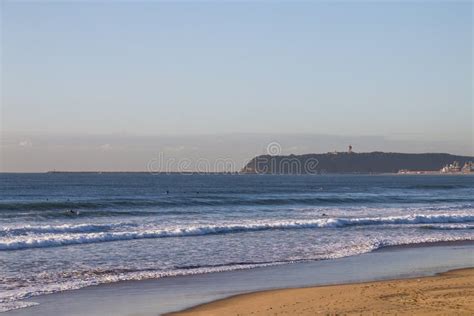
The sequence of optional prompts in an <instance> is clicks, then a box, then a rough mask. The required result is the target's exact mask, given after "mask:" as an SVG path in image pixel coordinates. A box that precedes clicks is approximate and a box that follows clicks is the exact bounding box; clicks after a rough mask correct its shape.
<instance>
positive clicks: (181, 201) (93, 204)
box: [0, 193, 474, 217]
mask: <svg viewBox="0 0 474 316" xmlns="http://www.w3.org/2000/svg"><path fill="white" fill-rule="evenodd" d="M473 201H474V200H473V198H472V197H469V196H467V197H466V196H464V197H463V196H459V197H456V198H449V197H442V196H438V195H436V196H413V195H410V198H407V197H406V196H405V195H382V194H361V195H347V196H341V195H340V194H338V193H333V194H331V193H330V194H325V195H319V196H309V197H308V196H304V197H302V196H297V195H291V194H290V195H284V196H267V197H258V196H250V197H235V196H221V195H217V196H216V195H198V194H196V195H195V196H181V195H177V196H174V197H167V196H163V197H162V198H155V199H117V200H115V199H112V200H85V201H77V200H76V201H34V202H33V201H27V202H23V201H10V202H0V211H4V213H3V215H5V212H13V214H12V215H13V216H18V215H19V214H18V212H20V211H21V212H26V213H25V214H24V215H32V214H30V213H29V212H35V211H38V212H39V213H38V215H45V216H48V217H55V216H58V217H65V216H71V214H68V213H67V212H66V210H69V209H74V210H81V211H83V212H82V214H81V215H82V216H114V215H143V214H145V215H146V214H147V211H150V210H153V211H157V209H158V210H159V212H160V213H163V212H169V211H173V209H176V208H189V207H193V206H195V207H212V206H214V207H215V206H229V205H231V206H278V205H282V206H284V205H317V206H320V205H359V204H377V203H396V204H412V203H454V202H459V203H461V202H473ZM87 210H89V211H97V210H98V211H99V212H86V211H87ZM46 212H49V213H46ZM181 212H183V211H181ZM184 212H187V211H184ZM43 213H44V214H43Z"/></svg>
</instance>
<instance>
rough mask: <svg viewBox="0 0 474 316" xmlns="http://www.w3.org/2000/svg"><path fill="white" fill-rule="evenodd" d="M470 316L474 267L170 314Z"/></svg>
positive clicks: (257, 296)
mask: <svg viewBox="0 0 474 316" xmlns="http://www.w3.org/2000/svg"><path fill="white" fill-rule="evenodd" d="M317 314H322V315H350V314H354V315H360V314H364V315H366V314H371V315H381V314H385V315H386V314H396V315H474V268H471V269H462V270H453V271H449V272H446V273H442V274H439V275H436V276H432V277H423V278H413V279H400V280H390V281H378V282H367V283H357V284H343V285H330V286H318V287H311V288H300V289H284V290H272V291H263V292H256V293H249V294H242V295H237V296H233V297H230V298H227V299H223V300H219V301H215V302H212V303H209V304H204V305H200V306H197V307H194V308H191V309H188V310H185V311H182V312H178V313H173V314H172V315H219V316H222V315H317Z"/></svg>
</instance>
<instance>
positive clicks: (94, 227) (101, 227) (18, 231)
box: [0, 223, 137, 236]
mask: <svg viewBox="0 0 474 316" xmlns="http://www.w3.org/2000/svg"><path fill="white" fill-rule="evenodd" d="M133 226H137V224H134V223H113V224H76V225H69V224H62V225H56V226H54V225H44V226H34V225H23V226H13V227H0V236H2V235H26V234H31V233H37V234H56V233H91V232H103V231H109V230H111V229H117V228H127V227H133Z"/></svg>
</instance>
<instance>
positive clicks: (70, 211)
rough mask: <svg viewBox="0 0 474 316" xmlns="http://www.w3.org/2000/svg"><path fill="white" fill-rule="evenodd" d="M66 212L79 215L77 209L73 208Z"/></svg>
mask: <svg viewBox="0 0 474 316" xmlns="http://www.w3.org/2000/svg"><path fill="white" fill-rule="evenodd" d="M68 213H69V214H70V215H79V211H75V210H73V209H70V210H69V211H68Z"/></svg>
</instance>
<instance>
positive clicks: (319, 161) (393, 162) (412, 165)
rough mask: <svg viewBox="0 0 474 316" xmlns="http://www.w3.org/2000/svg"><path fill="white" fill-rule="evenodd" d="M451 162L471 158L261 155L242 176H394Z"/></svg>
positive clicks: (372, 154) (438, 155) (377, 154)
mask: <svg viewBox="0 0 474 316" xmlns="http://www.w3.org/2000/svg"><path fill="white" fill-rule="evenodd" d="M453 161H457V162H459V164H461V165H464V164H465V163H466V162H469V161H474V157H469V156H457V155H451V154H444V153H424V154H406V153H386V152H370V153H355V152H342V153H339V152H338V153H326V154H305V155H288V156H271V155H262V156H257V157H255V158H253V159H252V160H251V161H250V162H249V163H248V164H247V165H246V166H245V167H244V168H243V169H242V170H241V173H268V174H320V173H396V172H398V171H400V170H413V171H415V170H416V171H439V170H440V169H441V168H443V167H444V166H445V165H447V164H450V163H452V162H453Z"/></svg>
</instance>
